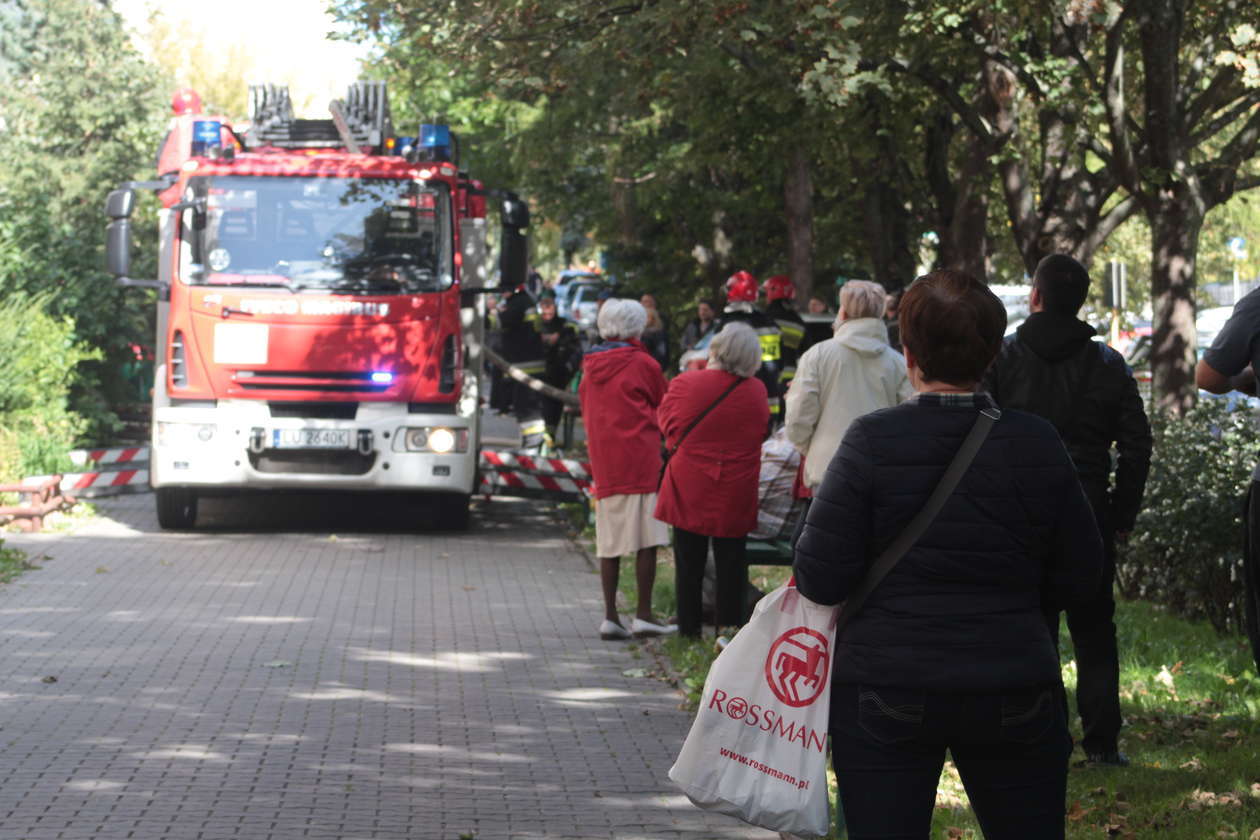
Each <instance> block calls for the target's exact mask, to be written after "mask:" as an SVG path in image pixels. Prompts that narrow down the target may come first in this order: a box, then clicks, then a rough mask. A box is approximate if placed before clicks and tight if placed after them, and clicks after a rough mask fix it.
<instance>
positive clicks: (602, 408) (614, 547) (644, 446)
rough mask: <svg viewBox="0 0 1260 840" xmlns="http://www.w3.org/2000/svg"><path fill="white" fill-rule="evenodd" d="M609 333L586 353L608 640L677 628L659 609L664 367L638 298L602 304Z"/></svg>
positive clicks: (585, 394)
mask: <svg viewBox="0 0 1260 840" xmlns="http://www.w3.org/2000/svg"><path fill="white" fill-rule="evenodd" d="M595 323H596V326H597V327H598V329H599V335H600V338H601V339H602V342H601V343H600V344H597V345H596V346H594V347H592V348H591V349H590V351H589V352H588V353H587V354H586V357H585V358H584V359H583V360H582V383H581V385H580V386H579V388H578V396H579V397H580V398H581V400H582V425H583V427H584V428H585V430H586V444H587V449H588V451H589V453H590V459H591V472H592V473H593V477H594V479H595V554H596V555H597V556H598V557H599V575H600V582H601V583H602V585H603V590H604V621H603V623H602V624H601V625H600V627H599V635H600V638H602V639H605V640H616V639H628V638H630V636H631V635H634V636H636V637H644V636H660V635H663V634H666V633H673V632H674V631H675V630H677V628H676V627H675V626H674V625H672V624H665V623H664V622H661V621H657V620H656V619H655V618H653V617H652V587H653V586H654V585H655V583H656V548H657V546H661V545H668V544H669V529H668V528H667V527H666V526H665V524H664V523H663V522H660V521H659V520H657V519H656V517H655V516H653V514H652V511H653V509H654V508H655V507H656V485H657V483H658V480H659V477H660V473H661V433H660V429H658V428H657V425H656V409H657V406H659V405H660V403H661V398H662V397H663V396H664V394H665V377H664V376H663V375H662V374H661V367H660V365H658V364H657V363H656V360H655V359H653V358H652V356H651V355H649V354H648V351H647V349H646V348H645V347H644V346H643V343H642V342H641V341H639V338H640V336H642V335H643V328H644V327H645V326H646V325H647V312H646V311H645V310H644V308H643V305H642V304H640V303H639V302H638V301H633V300H624V299H618V298H614V299H611V300H608V301H606V302H605V303H604V305H603V306H602V307H600V310H599V315H598V316H597V318H596V322H595ZM626 554H633V555H635V581H636V583H637V584H638V592H639V603H638V609H637V610H636V612H635V617H634V621H633V622H631V624H630V629H629V630H627V629H626V627H625V625H623V624H622V623H621V617H620V615H619V614H618V612H617V581H618V579H619V578H620V576H621V558H622V556H623V555H626Z"/></svg>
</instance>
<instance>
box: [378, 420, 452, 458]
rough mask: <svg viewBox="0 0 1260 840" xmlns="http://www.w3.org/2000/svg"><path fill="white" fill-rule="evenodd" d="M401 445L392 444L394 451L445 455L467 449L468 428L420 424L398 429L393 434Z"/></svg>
mask: <svg viewBox="0 0 1260 840" xmlns="http://www.w3.org/2000/svg"><path fill="white" fill-rule="evenodd" d="M395 440H396V441H401V443H402V446H401V447H399V446H398V444H397V443H395V444H394V449H395V451H399V450H400V449H401V450H405V451H407V452H431V453H433V454H435V455H447V454H450V453H452V452H467V451H468V430H467V429H452V428H448V427H446V426H420V427H414V426H413V427H411V428H406V429H399V430H398V434H397V435H396V436H395Z"/></svg>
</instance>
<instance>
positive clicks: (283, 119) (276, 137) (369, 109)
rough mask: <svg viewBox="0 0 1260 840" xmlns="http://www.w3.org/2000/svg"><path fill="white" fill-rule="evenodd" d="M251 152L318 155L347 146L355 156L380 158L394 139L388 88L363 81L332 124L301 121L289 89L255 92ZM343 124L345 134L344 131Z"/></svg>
mask: <svg viewBox="0 0 1260 840" xmlns="http://www.w3.org/2000/svg"><path fill="white" fill-rule="evenodd" d="M249 110H250V122H251V126H250V129H249V144H250V146H255V147H256V146H276V147H278V148H281V149H316V148H328V147H329V146H341V145H346V146H349V147H351V149H350V150H351V151H360V150H362V151H368V152H375V153H379V152H380V150H381V146H382V144H383V143H384V142H385V138H386V137H389V136H390V135H391V134H393V130H394V129H393V123H392V120H391V119H390V116H389V98H388V97H387V96H386V93H385V83H384V82H370V81H366V82H365V81H359V82H355V83H354V84H352V85H350V87H349V88H348V89H347V91H346V98H345V99H344V100H342V99H338V100H334V101H333V102H332V103H330V104H329V106H328V110H329V112H330V113H332V115H333V118H332V119H327V120H307V119H297V118H296V117H294V116H293V101H292V100H291V99H290V98H289V89H288V87H285V86H281V85H272V84H265V85H250V86H249ZM338 120H341V121H342V128H344V129H345V132H344V133H343V132H342V130H341V128H339V127H338V125H337V122H338Z"/></svg>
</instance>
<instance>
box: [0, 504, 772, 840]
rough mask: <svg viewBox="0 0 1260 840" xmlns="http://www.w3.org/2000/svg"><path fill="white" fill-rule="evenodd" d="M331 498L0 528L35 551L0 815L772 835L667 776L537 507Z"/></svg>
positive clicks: (7, 650)
mask: <svg viewBox="0 0 1260 840" xmlns="http://www.w3.org/2000/svg"><path fill="white" fill-rule="evenodd" d="M345 504H346V503H345V502H344V501H341V502H334V501H331V500H321V499H320V498H319V497H314V498H313V499H311V498H306V497H294V498H291V499H287V500H286V499H281V500H278V501H274V502H273V501H271V500H267V501H260V500H258V499H251V500H248V501H245V500H236V501H232V502H227V501H222V502H211V503H209V504H205V505H204V506H203V513H204V514H207V515H206V516H204V517H203V522H205V523H208V526H209V527H208V528H207V529H204V530H199V531H197V532H194V533H188V534H171V533H163V532H160V531H159V530H158V528H157V524H156V521H155V518H154V515H153V512H152V508H153V497H152V496H150V495H139V496H129V497H122V498H118V499H113V500H103V501H99V502H98V509H99V510H100V512H101V513H102V518H101V519H99V520H95V521H93V522H91V523H89V524H87V525H85V526H82V527H80V528H79V529H78V530H77V531H75V532H73V533H70V534H63V535H56V534H45V535H35V536H25V535H22V536H19V535H13V536H11V537H10V536H6V540H7V541H8V544H9V545H11V546H18V547H22V548H24V549H26V550H27V551H28V552H30V553H32V554H39V553H46V554H47V555H48V556H49V559H47V560H45V561H41V565H42V568H41V569H40V570H37V571H30V572H27V573H26V574H25V575H23V576H22V577H21V578H19V579H18V580H17V581H16V582H14V583H12V584H9V585H7V586H4V587H0V651H2V659H0V662H3V666H2V667H3V671H2V672H0V673H3V677H4V679H3V684H2V685H0V744H2V745H3V753H2V754H0V837H3V838H5V840H18V839H19V838H26V840H44V838H67V839H68V838H94V839H95V838H139V840H164V838H250V839H251V840H262V839H263V838H338V840H351V839H353V838H437V839H438V840H459V838H467V837H475V838H478V840H482V839H483V838H625V840H631V838H645V839H646V838H676V837H685V838H728V837H730V838H736V837H747V838H767V837H773V836H774V835H772V834H770V833H769V832H765V831H761V830H758V829H753V828H751V827H748V826H745V825H743V824H742V823H739V822H738V821H735V820H732V819H730V818H727V817H721V816H717V815H711V814H708V813H705V812H702V811H700V810H698V809H696V808H694V807H692V806H691V805H690V804H689V803H688V802H687V801H686V800H685V799H684V798H683V797H682V796H681V795H680V794H678V792H677V790H676V789H675V788H674V787H673V785H672V784H671V783H670V782H669V780H668V778H667V777H666V773H667V771H668V769H669V766H670V764H671V763H672V761H673V758H674V756H675V754H676V752H677V749H678V745H679V744H680V743H681V741H682V738H683V736H684V734H685V733H686V729H687V726H688V725H689V723H690V717H689V715H688V713H686V712H683V711H680V710H679V708H678V704H679V696H678V695H677V694H676V693H675V692H674V691H673V690H672V689H670V688H669V687H668V686H667V685H665V684H664V683H662V682H659V681H656V680H651V679H644V678H634V677H628V676H626V675H625V674H624V673H623V672H625V671H626V670H628V669H633V668H636V667H643V666H644V665H645V662H644V661H643V660H636V659H635V658H634V656H633V653H632V652H631V650H630V649H629V647H628V646H626V645H618V644H613V643H606V642H601V641H600V640H599V638H598V636H597V634H596V632H595V630H596V626H597V623H598V619H599V617H600V613H601V611H602V610H601V608H600V601H599V595H598V578H597V577H596V576H595V575H594V574H592V573H591V572H590V568H589V565H588V564H587V562H586V560H585V558H584V557H582V555H581V554H579V553H578V552H577V551H575V550H574V549H573V548H572V547H571V546H570V545H569V544H568V543H567V542H566V541H565V540H563V539H562V538H561V537H559V536H558V535H557V533H556V531H557V529H556V527H555V526H554V525H553V524H552V523H551V522H549V521H547V520H545V519H544V518H542V517H540V516H538V515H537V513H536V509H535V507H534V506H532V505H531V504H530V503H524V502H512V501H495V502H494V503H492V504H491V505H490V506H489V508H487V509H482V510H480V511H479V512H478V513H477V514H476V515H475V516H474V521H473V527H472V530H471V531H470V532H468V533H466V534H443V533H438V532H430V533H391V532H390V530H389V529H390V528H391V527H396V522H397V520H396V519H394V520H390V521H388V522H376V523H375V524H372V523H371V522H369V526H370V527H369V529H367V530H365V529H364V528H363V525H362V523H363V522H364V521H365V520H371V516H370V515H369V513H368V512H366V511H363V510H360V511H358V512H354V511H350V512H347V511H346V510H345ZM385 513H386V514H388V513H389V511H386V512H385ZM393 513H394V514H395V515H397V514H398V513H399V512H398V511H394V512H393ZM404 515H405V514H404ZM391 523H392V524H391ZM373 527H374V528H375V529H376V530H372V529H371V528H373ZM628 571H629V570H628V569H627V572H628ZM52 678H55V681H52Z"/></svg>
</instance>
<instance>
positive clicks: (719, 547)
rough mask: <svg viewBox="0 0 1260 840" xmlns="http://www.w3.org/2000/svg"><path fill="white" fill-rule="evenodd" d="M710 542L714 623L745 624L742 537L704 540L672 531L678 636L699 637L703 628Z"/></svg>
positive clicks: (745, 571) (745, 562) (745, 569)
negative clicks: (714, 578)
mask: <svg viewBox="0 0 1260 840" xmlns="http://www.w3.org/2000/svg"><path fill="white" fill-rule="evenodd" d="M710 540H711V541H712V542H713V562H714V564H715V565H716V571H717V623H718V625H719V626H725V625H731V626H733V625H738V624H743V623H744V587H745V582H746V581H747V580H748V558H747V557H746V555H745V554H744V537H706V536H704V535H703V534H696V533H692V532H691V531H687V530H684V529H682V528H674V589H675V591H676V593H677V596H678V633H679V635H681V636H692V637H696V636H699V635H700V632H701V628H702V626H703V625H702V621H701V611H702V609H703V608H702V600H703V595H702V590H703V587H704V565H705V562H706V561H707V560H708V557H709V542H710Z"/></svg>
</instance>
